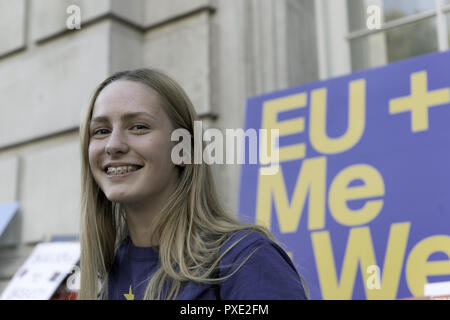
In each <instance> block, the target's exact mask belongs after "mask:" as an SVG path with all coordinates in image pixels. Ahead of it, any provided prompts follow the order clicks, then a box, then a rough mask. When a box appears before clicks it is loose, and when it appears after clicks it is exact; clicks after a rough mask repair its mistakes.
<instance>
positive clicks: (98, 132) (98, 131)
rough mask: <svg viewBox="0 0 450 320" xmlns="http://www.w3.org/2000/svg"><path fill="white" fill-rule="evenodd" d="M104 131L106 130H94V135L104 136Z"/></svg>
mask: <svg viewBox="0 0 450 320" xmlns="http://www.w3.org/2000/svg"><path fill="white" fill-rule="evenodd" d="M105 131H108V130H106V129H97V130H94V135H99V134H106V133H107V132H105Z"/></svg>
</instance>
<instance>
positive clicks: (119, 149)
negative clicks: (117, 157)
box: [105, 130, 128, 155]
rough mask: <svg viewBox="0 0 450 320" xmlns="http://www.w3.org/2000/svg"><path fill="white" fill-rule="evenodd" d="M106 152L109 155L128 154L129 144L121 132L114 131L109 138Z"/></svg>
mask: <svg viewBox="0 0 450 320" xmlns="http://www.w3.org/2000/svg"><path fill="white" fill-rule="evenodd" d="M105 151H106V153H107V154H108V155H114V154H117V153H127V152H128V144H127V143H126V141H125V140H124V139H123V136H122V135H121V133H120V131H119V130H114V131H113V132H112V133H111V135H110V136H109V137H108V142H107V143H106V146H105Z"/></svg>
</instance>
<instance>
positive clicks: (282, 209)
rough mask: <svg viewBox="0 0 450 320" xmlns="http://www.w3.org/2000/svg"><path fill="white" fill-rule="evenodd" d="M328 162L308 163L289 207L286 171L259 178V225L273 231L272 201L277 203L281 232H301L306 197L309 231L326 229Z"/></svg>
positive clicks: (301, 171)
mask: <svg viewBox="0 0 450 320" xmlns="http://www.w3.org/2000/svg"><path fill="white" fill-rule="evenodd" d="M325 183H326V158H325V157H320V158H312V159H305V160H304V161H303V163H302V167H301V169H300V173H299V175H298V178H297V183H296V186H295V187H294V192H293V195H292V201H291V202H290V203H289V200H288V196H287V191H286V187H285V184H284V179H283V170H282V168H281V167H280V170H278V172H277V173H276V174H273V175H262V174H261V173H260V174H259V183H258V202H257V207H256V221H257V222H258V223H261V224H263V225H265V226H267V227H269V228H270V225H271V214H272V212H271V209H272V197H273V201H274V203H275V210H276V212H277V217H278V221H279V224H280V231H281V232H284V233H288V232H295V231H296V230H297V228H298V225H299V222H300V218H301V215H302V211H303V207H304V204H305V201H306V196H307V193H308V191H309V201H308V212H309V216H308V229H309V230H313V229H322V228H324V227H325Z"/></svg>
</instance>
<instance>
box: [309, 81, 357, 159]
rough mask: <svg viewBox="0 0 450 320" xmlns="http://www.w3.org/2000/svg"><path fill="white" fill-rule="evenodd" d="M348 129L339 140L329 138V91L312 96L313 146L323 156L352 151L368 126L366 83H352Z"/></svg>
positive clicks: (311, 138)
mask: <svg viewBox="0 0 450 320" xmlns="http://www.w3.org/2000/svg"><path fill="white" fill-rule="evenodd" d="M349 90H350V94H349V111H348V127H347V131H346V132H345V134H344V135H342V136H341V137H339V138H329V137H328V136H327V133H326V123H327V119H326V118H327V112H326V108H327V89H325V88H321V89H317V90H314V91H313V92H312V94H311V111H310V117H311V118H310V125H309V138H310V141H311V144H312V146H313V147H314V149H316V150H317V151H318V152H321V153H323V154H335V153H341V152H343V151H346V150H349V149H351V148H352V147H353V146H355V145H356V144H357V143H358V141H359V140H360V139H361V137H362V135H363V133H364V128H365V124H366V81H365V80H364V79H360V80H355V81H352V82H351V83H350V89H349Z"/></svg>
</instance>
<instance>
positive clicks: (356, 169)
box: [328, 164, 385, 226]
mask: <svg viewBox="0 0 450 320" xmlns="http://www.w3.org/2000/svg"><path fill="white" fill-rule="evenodd" d="M356 179H361V180H363V181H364V185H363V186H356V187H351V188H350V187H348V185H349V183H350V182H351V181H352V180H356ZM384 192H385V190H384V182H383V178H382V176H381V175H380V173H379V172H378V171H377V170H376V169H375V168H373V167H371V166H369V165H364V164H358V165H353V166H350V167H348V168H345V169H344V170H342V171H341V172H340V173H339V174H338V175H337V176H336V178H335V179H334V180H333V182H332V183H331V186H330V192H329V194H328V203H329V207H330V211H331V214H332V215H333V217H334V218H335V219H336V221H337V222H339V223H340V224H343V225H345V226H357V225H362V224H365V223H368V222H370V221H371V220H373V219H374V218H375V217H376V216H377V215H378V214H379V213H380V211H381V208H382V207H383V200H370V201H367V202H366V203H365V204H364V206H363V207H362V208H361V209H359V210H351V209H350V208H349V207H348V206H347V201H349V200H357V199H364V198H369V197H381V196H383V195H384Z"/></svg>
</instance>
